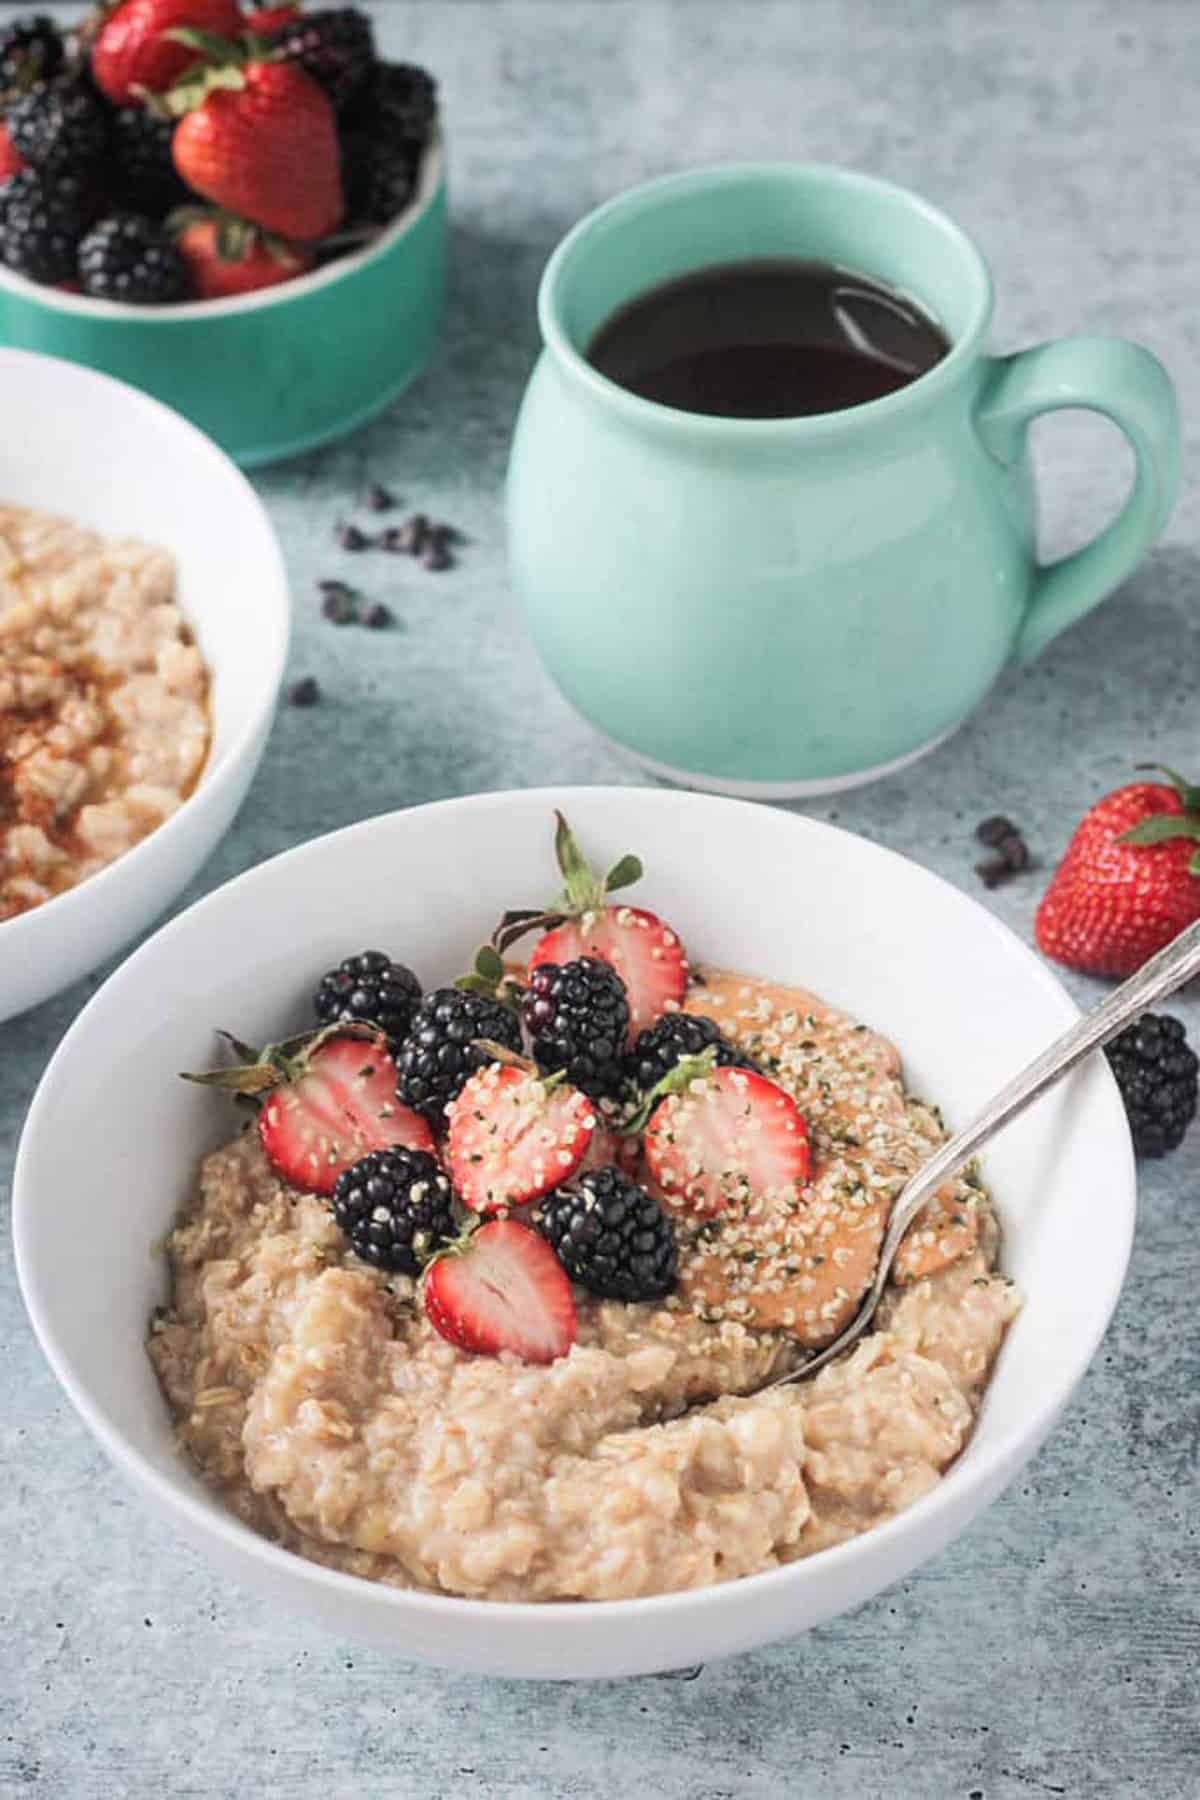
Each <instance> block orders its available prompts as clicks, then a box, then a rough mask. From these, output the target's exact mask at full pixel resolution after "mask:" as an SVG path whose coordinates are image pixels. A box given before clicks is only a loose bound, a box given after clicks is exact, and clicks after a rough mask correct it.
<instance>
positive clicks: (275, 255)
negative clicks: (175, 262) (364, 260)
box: [175, 213, 312, 300]
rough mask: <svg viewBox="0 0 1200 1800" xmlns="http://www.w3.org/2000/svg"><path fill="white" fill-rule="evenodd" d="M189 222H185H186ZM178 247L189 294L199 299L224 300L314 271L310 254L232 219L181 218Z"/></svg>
mask: <svg viewBox="0 0 1200 1800" xmlns="http://www.w3.org/2000/svg"><path fill="white" fill-rule="evenodd" d="M185 220H186V222H185ZM179 222H180V224H181V226H182V229H181V230H180V231H179V233H178V235H177V237H176V239H175V247H176V249H177V250H178V251H179V254H180V255H181V256H182V258H183V260H184V262H185V263H186V265H187V271H188V277H189V280H190V284H191V290H192V292H193V294H195V296H196V298H197V299H199V300H226V299H228V298H229V297H230V296H231V295H233V294H254V293H257V292H258V291H259V289H260V288H268V287H277V286H278V285H279V283H280V282H281V281H294V280H295V278H296V276H297V275H303V274H305V273H306V272H307V270H308V269H310V268H311V267H312V256H311V255H310V253H309V252H308V251H307V250H304V249H298V248H297V247H296V246H295V245H292V244H285V243H284V242H283V241H282V239H280V238H273V237H270V236H268V235H266V234H265V233H263V232H261V231H259V230H258V229H257V228H256V227H255V226H253V225H247V224H246V222H245V220H244V219H234V218H232V217H230V216H229V215H228V214H225V213H221V214H214V215H212V216H211V217H208V218H205V217H201V216H199V215H198V214H196V213H191V214H190V215H188V214H186V213H185V214H184V215H182V216H181V218H180V221H179Z"/></svg>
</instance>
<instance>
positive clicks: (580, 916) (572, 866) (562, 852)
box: [492, 812, 688, 1040]
mask: <svg viewBox="0 0 1200 1800" xmlns="http://www.w3.org/2000/svg"><path fill="white" fill-rule="evenodd" d="M554 816H555V819H556V821H557V828H556V831H555V839H554V850H555V856H556V858H557V861H558V866H559V870H560V872H561V874H562V878H563V886H562V890H561V892H560V893H559V894H557V895H556V896H555V898H554V899H553V900H552V901H551V902H550V905H549V906H548V907H540V908H521V909H518V910H515V911H510V912H506V913H505V914H504V917H503V918H502V919H501V921H500V923H499V925H498V926H497V927H496V930H495V932H494V933H493V935H492V943H493V945H494V946H495V948H496V950H497V951H498V952H503V951H504V950H506V949H507V948H508V947H509V946H510V945H511V944H514V943H516V942H517V941H518V939H520V938H522V937H524V936H525V935H526V934H527V933H529V932H531V931H535V930H540V932H541V936H540V937H539V938H538V940H537V942H536V943H535V945H534V947H533V950H532V952H531V954H530V957H529V968H530V969H531V970H533V969H536V968H537V967H538V966H539V965H540V964H542V963H569V962H574V961H576V960H577V958H579V957H581V956H595V957H599V959H600V960H601V961H602V962H606V963H608V964H610V966H611V967H612V968H614V969H615V970H616V972H617V974H618V975H619V976H620V978H621V980H622V982H623V983H624V985H625V992H626V995H627V997H628V1000H629V1020H630V1038H631V1040H632V1038H633V1037H635V1036H636V1035H637V1033H638V1032H640V1031H644V1030H645V1028H646V1027H647V1026H648V1025H652V1024H653V1023H654V1021H655V1020H656V1019H658V1018H660V1017H661V1016H662V1014H663V1013H664V1012H667V1011H668V1010H669V1009H670V1008H671V1007H675V1006H679V1005H680V1004H681V1003H682V1001H683V999H684V997H685V995H686V993H687V977H688V964H687V957H686V955H685V954H684V950H683V946H682V944H681V943H680V941H679V938H678V936H677V935H676V933H675V932H674V931H673V930H672V929H671V927H670V926H669V925H667V924H665V923H664V922H663V920H662V919H660V918H659V917H658V916H657V914H655V913H652V912H647V911H646V910H645V909H643V908H642V907H637V906H626V905H623V904H620V903H617V904H615V905H614V904H612V903H611V902H610V899H609V896H610V895H611V894H614V893H616V892H617V891H618V890H619V889H621V888H625V887H630V886H631V885H632V884H633V883H634V882H635V881H640V880H641V877H642V864H641V861H640V860H639V858H638V857H636V856H623V857H622V858H621V859H620V861H619V862H618V863H616V864H615V866H614V867H613V868H612V869H610V870H609V872H608V874H607V875H606V876H605V877H604V878H603V879H602V880H601V879H598V878H597V877H596V875H595V874H594V873H593V872H592V870H591V868H590V867H589V866H588V863H587V861H586V859H585V858H584V856H583V853H582V852H581V850H580V848H579V845H578V844H577V843H576V841H575V838H574V835H573V834H572V832H571V829H570V827H569V825H568V824H567V821H566V820H565V819H564V817H563V815H562V813H561V812H556V813H555V815H554Z"/></svg>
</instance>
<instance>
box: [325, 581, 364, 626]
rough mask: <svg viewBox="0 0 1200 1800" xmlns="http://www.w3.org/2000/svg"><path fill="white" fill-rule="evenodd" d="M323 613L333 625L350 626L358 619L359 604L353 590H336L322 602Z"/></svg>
mask: <svg viewBox="0 0 1200 1800" xmlns="http://www.w3.org/2000/svg"><path fill="white" fill-rule="evenodd" d="M321 611H322V612H323V613H324V615H325V617H326V618H327V619H328V620H329V622H330V624H331V625H350V624H352V623H353V621H354V620H355V619H357V617H358V602H357V600H356V599H355V596H354V591H353V589H352V588H335V589H334V591H333V592H332V593H328V594H326V596H325V598H324V600H322V602H321Z"/></svg>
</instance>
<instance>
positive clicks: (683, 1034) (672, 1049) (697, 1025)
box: [625, 1012, 754, 1094]
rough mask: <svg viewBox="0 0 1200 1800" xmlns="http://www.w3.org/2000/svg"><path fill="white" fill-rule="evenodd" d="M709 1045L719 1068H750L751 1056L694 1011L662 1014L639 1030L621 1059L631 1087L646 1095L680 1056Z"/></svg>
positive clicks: (692, 1053) (706, 1047) (697, 1051)
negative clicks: (630, 1047)
mask: <svg viewBox="0 0 1200 1800" xmlns="http://www.w3.org/2000/svg"><path fill="white" fill-rule="evenodd" d="M709 1048H714V1049H715V1050H716V1053H717V1056H716V1060H717V1063H718V1065H720V1066H721V1067H723V1068H728V1069H738V1068H741V1069H752V1068H753V1067H754V1060H753V1058H752V1057H749V1056H746V1055H744V1054H743V1052H742V1051H741V1050H739V1049H738V1048H737V1046H736V1045H735V1044H731V1043H730V1041H729V1039H728V1038H727V1037H726V1036H725V1035H724V1033H723V1032H722V1031H721V1028H720V1026H719V1025H717V1024H716V1022H715V1021H714V1020H712V1019H706V1018H703V1017H702V1016H701V1015H700V1014H698V1013H682V1012H677V1013H664V1014H663V1016H662V1018H661V1019H657V1020H656V1021H655V1023H654V1024H653V1025H648V1026H647V1027H646V1029H645V1031H643V1032H640V1033H639V1035H638V1037H637V1040H636V1042H635V1043H634V1046H633V1048H632V1050H630V1052H629V1055H628V1056H627V1057H626V1059H625V1073H626V1078H627V1080H628V1081H629V1084H630V1086H631V1087H634V1088H636V1089H637V1090H638V1091H639V1092H640V1093H643V1094H647V1093H649V1091H650V1089H651V1088H652V1087H655V1086H657V1084H658V1083H659V1082H660V1081H661V1080H662V1079H663V1076H664V1075H669V1074H670V1072H671V1070H672V1069H673V1068H674V1067H675V1064H676V1063H677V1062H679V1061H680V1059H681V1058H682V1057H685V1056H699V1055H700V1054H701V1053H702V1051H705V1050H708V1049H709Z"/></svg>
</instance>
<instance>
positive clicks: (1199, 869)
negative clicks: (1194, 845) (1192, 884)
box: [1188, 850, 1200, 875]
mask: <svg viewBox="0 0 1200 1800" xmlns="http://www.w3.org/2000/svg"><path fill="white" fill-rule="evenodd" d="M1188 874H1189V875H1200V850H1194V851H1193V852H1192V860H1191V861H1190V862H1189V863H1188Z"/></svg>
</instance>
